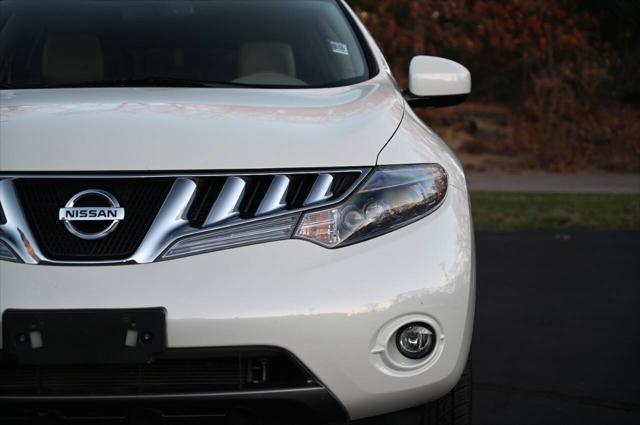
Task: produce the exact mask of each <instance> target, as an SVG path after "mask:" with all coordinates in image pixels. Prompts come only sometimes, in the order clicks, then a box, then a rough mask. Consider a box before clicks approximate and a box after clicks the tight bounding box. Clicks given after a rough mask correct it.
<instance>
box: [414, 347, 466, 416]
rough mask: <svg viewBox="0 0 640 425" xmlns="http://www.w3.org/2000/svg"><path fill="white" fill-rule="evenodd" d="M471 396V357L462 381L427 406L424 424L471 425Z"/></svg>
mask: <svg viewBox="0 0 640 425" xmlns="http://www.w3.org/2000/svg"><path fill="white" fill-rule="evenodd" d="M471 396H472V388H471V359H469V360H468V361H467V366H466V367H465V369H464V373H463V374H462V377H461V378H460V381H458V383H457V384H456V386H455V387H454V388H453V390H451V392H450V393H448V394H447V395H445V396H444V397H442V398H441V399H439V400H436V401H434V402H431V403H429V404H427V405H426V406H425V411H424V418H423V421H422V424H424V425H470V424H471ZM422 424H421V425H422Z"/></svg>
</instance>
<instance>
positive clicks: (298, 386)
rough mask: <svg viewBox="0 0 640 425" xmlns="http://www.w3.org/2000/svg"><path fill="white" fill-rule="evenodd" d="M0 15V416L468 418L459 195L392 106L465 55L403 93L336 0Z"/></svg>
mask: <svg viewBox="0 0 640 425" xmlns="http://www.w3.org/2000/svg"><path fill="white" fill-rule="evenodd" d="M0 12H1V13H0V88H1V90H0V207H1V208H0V314H1V315H2V316H1V323H2V341H1V350H0V423H5V422H4V421H6V422H7V423H13V422H11V421H14V422H16V423H25V422H26V423H28V422H30V421H33V422H36V423H40V422H42V423H56V424H58V423H67V422H73V423H83V424H84V423H92V421H94V420H95V421H96V422H100V423H107V422H104V421H108V423H145V424H147V423H163V424H164V423H167V424H168V423H177V424H192V423H206V424H213V423H225V424H226V423H228V424H271V423H274V424H276V423H277V424H280V423H290V424H302V423H312V424H324V423H347V422H350V421H351V422H353V423H362V424H364V423H375V424H378V423H391V424H423V423H450V422H451V421H452V420H453V421H454V422H455V423H468V421H469V417H470V391H471V389H470V376H469V368H468V366H467V363H468V354H469V347H470V341H471V334H472V328H473V315H474V302H475V258H474V239H473V226H472V221H471V216H470V208H469V197H468V193H467V189H466V182H465V177H464V174H463V171H462V169H461V166H460V164H459V162H458V160H457V159H456V158H455V156H454V154H453V153H452V152H451V150H450V149H449V148H448V147H447V145H446V144H445V143H444V142H443V141H442V140H441V139H440V138H439V137H438V136H437V135H436V134H435V133H434V132H433V131H432V130H431V129H430V128H429V127H427V126H426V125H425V124H423V123H422V122H421V121H420V119H419V118H418V117H417V116H416V115H415V114H414V112H413V111H412V109H411V108H412V107H438V106H447V105H453V104H456V103H460V102H462V101H463V100H464V99H465V97H466V96H467V95H468V93H469V92H470V89H471V79H470V75H469V72H468V71H467V70H466V69H465V68H464V67H463V66H461V65H458V64H456V63H454V62H451V61H449V60H446V59H440V58H435V57H428V56H420V57H416V58H414V59H413V61H412V63H411V67H410V71H409V89H408V90H407V91H404V92H402V91H401V90H400V88H399V87H398V85H397V84H396V82H395V80H394V79H393V77H392V76H391V74H390V72H389V68H388V66H387V64H386V62H385V60H384V58H383V56H382V54H381V52H380V50H379V49H378V47H377V46H376V44H375V43H374V41H373V40H372V38H371V36H370V35H369V34H368V33H367V31H366V30H365V28H364V27H363V25H362V24H361V23H360V22H359V20H358V18H357V16H356V15H355V14H354V13H353V12H352V10H351V9H350V8H349V7H348V6H347V4H346V3H344V2H343V1H341V0H273V1H270V0H201V1H187V0H169V1H167V0H146V1H122V0H115V1H111V0H46V1H45V0H40V1H38V0H35V1H32V0H19V1H16V0H0ZM392 412H395V413H393V414H391V413H392ZM390 414H391V415H390ZM372 417H373V418H374V419H371V418H372ZM367 418H369V419H367ZM21 421H22V422H21ZM78 421H80V422H78Z"/></svg>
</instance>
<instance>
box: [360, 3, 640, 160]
mask: <svg viewBox="0 0 640 425" xmlns="http://www.w3.org/2000/svg"><path fill="white" fill-rule="evenodd" d="M349 3H350V4H351V5H352V6H353V7H354V8H355V9H356V10H357V12H358V13H359V15H360V16H361V18H362V20H363V21H364V23H365V24H366V25H367V27H368V28H369V30H370V31H371V32H372V34H373V36H374V37H375V38H376V39H377V41H378V42H379V44H380V46H381V48H382V50H383V51H384V53H385V54H386V55H387V58H388V59H389V61H390V65H391V67H392V69H393V71H394V74H395V76H396V78H397V79H398V80H399V82H400V83H401V84H402V85H403V86H406V78H407V77H406V71H407V70H408V64H409V61H410V60H411V58H412V57H413V56H414V55H417V54H429V55H436V56H444V57H447V58H450V59H453V60H456V61H458V62H461V63H463V64H464V65H465V66H467V67H468V68H469V69H470V70H471V72H472V76H473V79H474V89H473V95H472V98H471V102H469V103H467V104H466V105H463V106H460V107H457V108H455V109H443V110H433V111H427V112H426V113H424V116H425V119H426V120H427V121H429V122H430V124H432V125H433V126H434V127H436V129H437V130H440V132H441V133H444V134H443V135H444V136H445V138H447V140H448V141H449V142H450V143H451V144H452V145H453V146H454V148H456V149H458V151H459V153H460V154H461V156H462V159H463V161H465V162H467V166H468V167H470V168H474V167H476V168H495V167H498V168H522V167H528V168H540V169H550V170H556V171H575V170H584V169H593V168H595V169H608V170H626V171H639V170H640V137H639V136H638V134H640V78H638V70H637V67H638V65H639V64H640V30H639V28H640V1H635V0H582V1H579V0H536V1H532V0H351V1H349Z"/></svg>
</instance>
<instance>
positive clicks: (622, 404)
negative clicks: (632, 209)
mask: <svg viewBox="0 0 640 425" xmlns="http://www.w3.org/2000/svg"><path fill="white" fill-rule="evenodd" d="M477 247H478V305H477V315H476V320H477V321H476V328H475V335H474V342H473V359H474V384H475V385H474V391H475V393H474V417H475V423H477V424H510V425H511V424H522V425H526V424H536V425H542V424H566V425H568V424H585V425H587V424H640V232H588V231H587V232H565V233H560V234H559V233H557V232H540V233H538V232H536V233H500V232H495V233H494V232H491V233H480V234H479V235H478V237H477Z"/></svg>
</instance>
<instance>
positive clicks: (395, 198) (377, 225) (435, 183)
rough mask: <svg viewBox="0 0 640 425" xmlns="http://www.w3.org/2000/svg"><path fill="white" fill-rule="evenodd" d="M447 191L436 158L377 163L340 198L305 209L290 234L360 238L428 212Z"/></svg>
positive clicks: (330, 244) (330, 241)
mask: <svg viewBox="0 0 640 425" xmlns="http://www.w3.org/2000/svg"><path fill="white" fill-rule="evenodd" d="M446 193H447V173H446V172H445V170H444V169H443V168H442V167H441V166H440V165H438V164H424V165H406V166H393V167H381V168H377V169H375V170H374V172H373V174H372V175H371V177H369V179H368V180H367V181H366V183H365V184H364V185H363V186H362V187H361V188H360V189H359V190H358V191H357V192H355V193H354V194H353V195H352V196H351V197H349V198H348V199H347V200H346V201H345V202H344V203H343V204H341V205H339V206H335V207H333V208H329V209H325V210H322V211H314V212H310V213H307V214H305V215H304V217H303V218H302V221H301V223H300V225H299V226H298V229H297V230H296V233H295V237H297V238H300V239H306V240H309V241H312V242H315V243H318V244H320V245H322V246H325V247H327V248H336V247H338V246H344V245H350V244H354V243H357V242H362V241H364V240H367V239H371V238H374V237H376V236H380V235H382V234H385V233H388V232H391V231H393V230H396V229H398V228H400V227H403V226H406V225H407V224H410V223H413V222H414V221H416V220H419V219H421V218H423V217H425V216H427V215H428V214H430V213H431V212H433V211H434V210H435V209H437V208H438V206H440V204H441V203H442V201H443V200H444V197H445V195H446Z"/></svg>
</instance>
